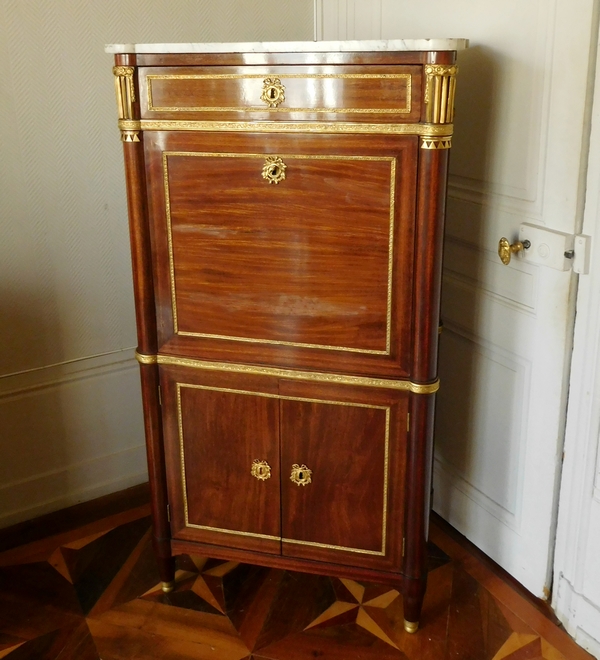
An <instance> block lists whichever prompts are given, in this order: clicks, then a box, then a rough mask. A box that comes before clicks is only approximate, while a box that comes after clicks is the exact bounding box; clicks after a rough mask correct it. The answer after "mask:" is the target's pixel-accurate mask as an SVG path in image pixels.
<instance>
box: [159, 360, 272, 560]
mask: <svg viewBox="0 0 600 660" xmlns="http://www.w3.org/2000/svg"><path fill="white" fill-rule="evenodd" d="M162 372H163V373H162V383H163V392H164V396H163V408H164V409H165V411H166V415H167V420H166V421H167V423H166V424H165V441H166V451H167V468H168V474H169V489H170V501H171V521H172V530H173V534H174V536H175V537H176V538H192V539H195V540H197V541H205V542H208V543H218V544H227V545H231V546H234V547H245V548H248V547H254V548H256V549H260V550H261V551H262V552H272V553H275V554H279V553H280V552H281V543H280V536H281V534H280V489H279V463H280V459H279V400H278V398H277V395H276V391H277V384H276V382H275V383H272V382H271V380H270V379H266V383H264V385H265V386H263V387H261V388H260V389H258V390H256V386H255V383H256V379H252V378H244V377H238V378H234V379H222V378H220V377H219V376H220V374H216V375H215V376H216V377H214V378H211V375H210V374H208V375H204V374H201V375H200V376H199V375H197V374H196V373H195V372H194V371H192V370H181V369H180V370H175V372H174V371H173V370H169V369H163V370H162ZM202 376H204V377H202ZM260 384H261V385H263V383H262V381H260ZM255 459H258V460H261V461H266V462H267V463H268V464H269V465H270V467H271V476H270V478H269V479H267V480H264V481H262V480H259V479H256V478H255V477H253V476H252V474H251V469H252V463H253V461H254V460H255Z"/></svg>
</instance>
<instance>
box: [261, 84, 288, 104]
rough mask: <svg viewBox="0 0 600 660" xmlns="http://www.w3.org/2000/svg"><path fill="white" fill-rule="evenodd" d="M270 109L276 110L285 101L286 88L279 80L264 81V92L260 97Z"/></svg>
mask: <svg viewBox="0 0 600 660" xmlns="http://www.w3.org/2000/svg"><path fill="white" fill-rule="evenodd" d="M260 98H261V100H262V101H264V102H265V103H266V104H267V105H268V106H269V108H276V107H277V106H278V105H279V104H280V103H283V101H285V87H284V86H283V85H282V84H281V80H279V78H265V79H264V80H263V90H262V94H261V95H260Z"/></svg>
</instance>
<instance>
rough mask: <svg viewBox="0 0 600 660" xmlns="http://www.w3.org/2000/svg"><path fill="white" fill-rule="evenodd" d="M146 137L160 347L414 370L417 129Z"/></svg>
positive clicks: (327, 365) (223, 356)
mask: <svg viewBox="0 0 600 660" xmlns="http://www.w3.org/2000/svg"><path fill="white" fill-rule="evenodd" d="M145 144H146V154H147V159H148V162H149V165H150V171H151V176H150V182H151V183H150V205H151V217H152V238H153V243H154V249H155V251H156V252H158V253H159V255H160V258H159V259H158V263H159V264H162V266H160V267H159V270H158V271H157V274H156V279H157V282H156V289H157V298H158V305H157V309H158V325H159V342H160V344H161V347H160V350H161V352H165V353H173V354H179V355H181V354H185V355H189V356H195V357H204V358H208V359H217V360H237V361H243V362H254V363H256V362H259V363H269V364H275V365H277V364H278V365H282V366H306V367H313V368H318V369H321V370H329V369H335V370H340V368H343V369H344V370H348V369H350V368H352V369H353V370H356V371H359V372H363V373H365V372H370V373H373V372H375V371H376V372H377V373H380V374H381V375H385V374H390V375H391V374H393V375H398V376H407V375H408V373H409V369H408V365H409V357H410V350H411V342H410V334H409V333H410V315H411V309H412V308H411V305H412V301H411V280H412V263H413V235H414V189H415V188H414V187H415V185H416V181H415V167H414V163H415V162H416V159H417V154H416V151H417V139H416V138H415V137H414V136H360V135H359V136H348V135H339V136H338V135H335V136H330V137H329V138H328V139H327V140H326V141H325V142H324V141H323V140H322V139H321V137H319V136H311V135H294V136H288V135H278V134H264V135H238V134H228V135H226V136H224V135H215V134H198V133H190V134H182V133H168V134H167V133H159V132H156V133H154V132H153V133H152V134H149V135H148V136H147V138H145ZM224 145H225V146H224ZM323 145H325V147H324V146H323ZM267 157H271V158H275V157H277V158H280V159H281V164H280V165H278V167H279V168H280V170H283V173H284V174H285V178H284V179H283V178H282V179H281V180H279V181H278V182H274V181H270V180H269V178H268V177H267V178H266V179H265V178H264V177H263V172H264V171H265V168H266V170H267V171H268V170H269V165H268V164H267V161H266V159H267ZM284 168H285V169H284ZM267 173H268V172H267Z"/></svg>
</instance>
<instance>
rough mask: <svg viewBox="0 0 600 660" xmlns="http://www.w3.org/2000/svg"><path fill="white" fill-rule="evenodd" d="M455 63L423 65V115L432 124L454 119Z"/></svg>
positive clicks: (456, 70)
mask: <svg viewBox="0 0 600 660" xmlns="http://www.w3.org/2000/svg"><path fill="white" fill-rule="evenodd" d="M457 73H458V67H457V66H456V65H455V64H451V65H447V64H426V65H425V98H424V101H425V116H426V119H427V121H428V122H432V123H434V124H451V123H452V121H453V120H454V94H455V92H456V74H457Z"/></svg>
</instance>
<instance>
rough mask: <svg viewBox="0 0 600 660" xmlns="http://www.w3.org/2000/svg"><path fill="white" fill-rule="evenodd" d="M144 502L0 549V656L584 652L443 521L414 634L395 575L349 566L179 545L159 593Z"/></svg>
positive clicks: (472, 657)
mask: <svg viewBox="0 0 600 660" xmlns="http://www.w3.org/2000/svg"><path fill="white" fill-rule="evenodd" d="M139 515H140V514H139V512H138V514H137V517H136V516H135V515H133V514H132V515H129V516H128V515H126V514H120V515H119V516H116V517H113V518H109V519H105V520H104V521H100V522H98V523H95V524H94V525H91V526H87V527H85V528H82V529H80V530H76V531H74V532H70V533H68V534H63V535H61V537H56V538H49V539H45V540H43V541H38V542H35V543H31V544H29V545H27V546H22V547H21V548H16V549H13V550H10V551H8V552H5V553H3V554H0V585H1V588H0V659H1V658H7V659H8V660H71V659H73V660H75V659H77V660H146V659H148V660H150V659H154V658H156V659H160V660H192V659H194V660H203V659H204V658H212V659H218V660H243V659H250V658H254V659H256V660H313V659H314V658H319V659H322V660H329V659H331V660H353V659H356V660H359V659H360V660H388V659H389V660H455V659H456V660H538V659H545V660H580V659H581V660H583V659H584V658H590V657H591V656H588V655H587V654H586V653H585V652H584V651H582V650H581V649H579V647H577V646H576V645H575V644H574V643H573V642H572V641H571V640H570V639H569V638H568V637H567V636H566V635H565V634H564V633H563V632H562V631H560V630H559V629H558V628H556V627H555V626H553V624H551V622H550V621H549V620H548V619H544V617H543V616H542V615H541V614H540V615H539V616H540V617H542V619H543V621H542V622H541V625H537V626H536V625H535V624H534V625H531V622H526V621H525V620H524V619H523V617H522V611H521V610H522V603H521V605H520V607H521V610H519V608H518V607H516V608H515V607H512V608H511V607H510V603H509V604H508V605H507V598H506V597H502V596H501V597H500V598H496V597H495V596H494V594H493V592H494V588H491V589H490V585H492V586H493V585H494V581H493V579H492V578H491V577H490V576H489V575H488V574H487V573H486V571H485V570H483V571H482V568H481V566H479V565H478V564H476V563H473V561H474V560H473V558H472V557H468V556H466V555H465V552H464V550H462V549H460V548H458V547H457V546H455V545H453V543H452V541H451V540H449V539H448V538H447V537H445V536H444V535H443V534H441V533H440V532H439V531H438V532H436V533H435V534H434V537H435V541H436V544H435V545H434V544H431V545H430V562H429V568H430V572H429V586H428V590H427V596H426V600H425V605H424V609H423V617H422V621H421V624H422V627H421V630H420V632H419V633H417V634H416V635H408V634H406V633H405V632H404V630H403V612H402V597H401V596H400V594H398V592H397V591H396V590H395V589H392V588H390V587H387V586H382V585H373V584H366V583H359V582H356V581H353V580H348V579H337V578H328V577H321V576H313V575H306V574H301V573H295V572H291V571H284V570H280V569H268V568H261V567H257V566H252V565H249V564H243V563H237V562H226V561H221V560H215V559H209V558H203V557H192V556H188V555H184V556H182V557H180V558H179V559H178V570H177V575H176V586H175V589H174V590H173V591H172V592H171V593H169V594H165V593H163V592H162V590H161V588H160V583H159V579H158V575H157V571H156V567H155V564H154V557H153V554H152V548H151V543H150V519H149V518H148V517H147V516H142V517H139ZM486 580H487V581H488V582H489V584H487V583H486ZM499 593H500V592H499ZM514 598H517V599H519V598H520V597H519V596H517V595H515V596H514ZM509 600H510V599H509ZM521 600H522V599H521ZM514 602H516V603H517V604H519V603H518V602H517V601H514ZM515 609H516V610H519V612H516V611H514V610H515ZM534 618H535V616H534ZM544 621H545V623H544ZM538 623H539V622H538ZM544 626H546V628H544ZM540 628H541V629H540ZM544 630H546V633H544ZM548 631H550V633H551V634H549V633H548ZM557 640H558V641H559V642H560V643H558V644H557ZM569 645H570V646H569ZM559 647H560V648H559ZM566 651H568V652H566Z"/></svg>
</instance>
